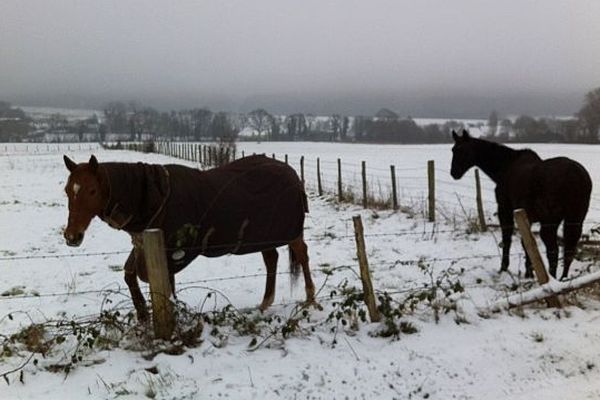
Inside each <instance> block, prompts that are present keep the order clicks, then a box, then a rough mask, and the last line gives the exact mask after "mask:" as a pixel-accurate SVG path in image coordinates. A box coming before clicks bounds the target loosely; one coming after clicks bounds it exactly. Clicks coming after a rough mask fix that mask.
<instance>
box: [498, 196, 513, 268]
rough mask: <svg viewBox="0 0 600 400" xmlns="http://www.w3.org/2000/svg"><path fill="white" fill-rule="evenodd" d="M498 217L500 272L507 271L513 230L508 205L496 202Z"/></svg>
mask: <svg viewBox="0 0 600 400" xmlns="http://www.w3.org/2000/svg"><path fill="white" fill-rule="evenodd" d="M498 219H499V220H500V229H502V264H501V265H500V272H504V271H508V265H509V263H510V245H511V241H512V235H513V231H514V221H513V213H512V210H511V209H510V207H506V206H503V205H500V203H498Z"/></svg>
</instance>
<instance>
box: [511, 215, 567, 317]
mask: <svg viewBox="0 0 600 400" xmlns="http://www.w3.org/2000/svg"><path fill="white" fill-rule="evenodd" d="M514 216H515V221H516V223H517V227H518V228H519V232H520V233H521V239H523V245H524V247H525V251H526V252H527V255H528V256H529V259H530V260H531V266H532V267H533V271H534V272H535V276H536V278H537V280H538V283H539V284H540V285H543V284H545V283H548V281H549V280H550V278H549V277H548V272H546V268H545V267H544V261H542V256H541V255H540V251H539V249H538V247H537V243H536V242H535V238H534V237H533V234H532V233H531V226H530V225H529V219H527V213H526V212H525V210H524V209H522V208H519V209H517V210H515V211H514ZM546 304H548V307H560V302H559V301H558V297H556V296H551V297H548V299H547V300H546Z"/></svg>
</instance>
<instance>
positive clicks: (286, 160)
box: [285, 154, 288, 164]
mask: <svg viewBox="0 0 600 400" xmlns="http://www.w3.org/2000/svg"><path fill="white" fill-rule="evenodd" d="M285 163H286V164H288V155H287V154H286V155H285Z"/></svg>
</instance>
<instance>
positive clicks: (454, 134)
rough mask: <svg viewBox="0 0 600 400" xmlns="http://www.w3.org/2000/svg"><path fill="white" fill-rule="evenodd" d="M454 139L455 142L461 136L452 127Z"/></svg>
mask: <svg viewBox="0 0 600 400" xmlns="http://www.w3.org/2000/svg"><path fill="white" fill-rule="evenodd" d="M452 139H454V141H455V142H458V140H459V139H460V136H458V135H457V134H456V131H455V130H454V129H452Z"/></svg>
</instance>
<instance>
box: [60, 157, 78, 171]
mask: <svg viewBox="0 0 600 400" xmlns="http://www.w3.org/2000/svg"><path fill="white" fill-rule="evenodd" d="M63 160H64V162H65V165H66V166H67V169H68V170H69V171H70V172H73V171H74V170H75V168H77V163H76V162H75V161H73V160H71V159H70V158H69V157H67V156H66V155H63Z"/></svg>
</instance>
